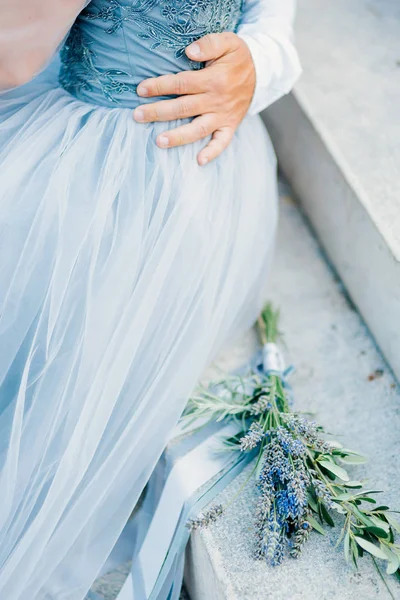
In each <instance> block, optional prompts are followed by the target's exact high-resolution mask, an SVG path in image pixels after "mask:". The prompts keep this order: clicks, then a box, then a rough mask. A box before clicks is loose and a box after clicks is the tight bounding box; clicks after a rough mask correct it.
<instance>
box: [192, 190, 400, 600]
mask: <svg viewBox="0 0 400 600" xmlns="http://www.w3.org/2000/svg"><path fill="white" fill-rule="evenodd" d="M270 297H271V299H272V300H273V301H274V302H275V303H276V304H277V305H279V306H280V307H281V313H282V323H281V329H282V330H283V332H284V341H285V345H286V355H287V358H288V361H289V362H292V363H293V364H294V365H295V366H296V368H297V372H296V374H295V375H294V376H293V378H292V384H293V387H294V392H295V403H296V407H297V408H299V409H301V410H305V411H312V412H315V413H316V417H315V418H317V420H318V421H319V422H321V424H323V425H324V426H325V427H326V428H327V429H328V430H329V431H331V432H332V433H334V434H335V437H336V439H338V440H339V441H340V442H341V443H343V444H344V445H345V446H346V447H350V448H352V449H355V450H358V451H360V452H362V453H364V454H365V455H366V456H367V457H368V458H369V464H368V465H366V466H364V465H362V466H360V467H351V469H350V471H351V473H352V474H353V476H354V478H356V477H357V478H360V477H364V476H368V478H369V479H370V480H371V483H372V482H373V487H374V488H376V489H382V490H385V492H384V493H383V494H381V500H382V501H383V503H385V504H386V503H389V504H390V505H391V506H392V507H393V508H397V509H400V498H399V491H400V485H399V476H400V464H399V461H398V456H399V451H400V435H399V426H400V414H399V413H400V404H399V390H398V388H397V385H396V383H395V381H394V379H393V376H392V374H391V372H390V370H389V368H388V367H387V365H386V364H385V362H384V361H383V359H382V357H381V355H380V354H379V352H378V351H377V348H376V346H375V344H374V341H373V340H372V338H371V337H370V335H369V333H368V331H367V329H366V327H365V325H364V324H363V322H362V321H361V319H360V317H359V315H358V314H357V312H355V310H354V308H353V305H352V304H351V303H349V301H348V300H347V297H346V295H345V294H344V293H343V286H342V284H341V283H340V281H338V280H337V278H336V277H335V276H334V274H333V273H332V272H331V270H330V269H329V267H328V266H327V264H326V262H325V260H324V258H323V256H322V255H321V252H320V250H319V247H318V245H317V243H316V241H315V239H314V238H313V237H312V235H311V234H310V231H309V229H308V228H307V226H306V224H305V222H304V219H303V217H302V216H301V214H300V213H299V211H298V209H297V208H296V206H295V205H294V204H293V202H292V201H291V200H290V198H289V197H286V199H284V200H283V202H282V213H281V221H280V235H279V241H278V252H277V257H276V262H275V267H274V272H273V276H272V279H271V283H270ZM253 347H254V334H252V333H250V334H249V335H248V336H247V337H246V338H245V339H244V340H240V341H239V342H238V344H237V345H236V346H235V347H234V348H231V349H229V351H227V352H226V353H225V355H224V356H223V357H221V360H220V361H219V362H220V363H221V364H222V366H223V368H230V367H234V366H235V365H236V364H237V363H238V362H239V363H240V362H241V361H242V360H243V359H244V357H245V356H247V355H249V354H250V353H251V350H252V348H253ZM376 369H382V370H383V376H382V377H381V378H377V379H374V380H373V381H370V380H369V376H370V375H371V374H372V373H374V372H375V370H376ZM244 476H245V474H243V475H242V476H241V477H240V478H238V479H237V480H236V481H234V482H233V483H232V484H231V486H230V487H229V488H228V489H227V490H226V491H225V492H224V493H223V494H222V495H221V497H220V498H219V499H218V501H222V502H224V501H225V500H226V499H228V498H231V497H232V496H233V495H234V493H235V491H236V490H237V489H238V487H239V486H240V485H241V483H242V480H243V477H244ZM253 500H254V494H253V488H252V486H251V485H250V486H247V487H246V488H245V492H244V493H242V494H241V495H240V496H239V498H238V499H237V500H236V501H235V503H234V504H232V505H231V507H230V508H229V509H228V512H227V514H226V516H224V517H223V518H221V519H220V521H219V522H218V523H216V524H215V525H214V526H213V527H212V528H210V529H209V530H204V531H201V532H195V533H194V534H193V535H192V539H191V543H190V547H189V549H188V553H187V559H188V560H187V569H186V582H187V586H188V589H189V593H190V596H191V599H192V600H211V599H212V600H288V599H289V600H331V599H332V600H333V599H334V600H355V599H356V598H363V599H365V600H372V599H377V598H379V599H382V600H384V599H385V598H390V595H389V594H388V592H387V590H386V588H385V587H384V585H383V584H382V582H381V580H380V579H379V576H378V575H377V573H376V571H375V570H374V567H373V565H372V563H371V561H370V559H369V558H364V559H363V560H362V561H361V567H360V570H359V571H358V572H355V571H354V570H353V569H352V568H351V567H349V566H347V564H346V563H345V560H344V558H343V555H342V552H341V550H336V549H335V548H334V544H335V542H336V540H337V536H338V531H337V530H336V529H334V530H332V531H331V532H330V534H329V535H328V536H326V537H321V536H319V535H318V534H316V533H313V534H312V536H311V539H310V541H309V542H308V546H307V547H306V549H305V552H304V554H303V556H302V557H301V558H300V559H298V560H292V559H288V560H287V562H286V563H285V564H284V565H282V566H280V567H276V568H269V567H267V566H266V565H265V564H264V563H262V562H261V563H260V562H255V561H254V560H253V559H252V558H251V541H252V516H253V512H252V510H253ZM388 584H389V585H390V587H391V590H392V594H393V597H394V598H400V585H399V584H398V583H397V582H396V581H395V580H394V578H393V577H388Z"/></svg>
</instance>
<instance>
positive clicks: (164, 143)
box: [157, 135, 169, 148]
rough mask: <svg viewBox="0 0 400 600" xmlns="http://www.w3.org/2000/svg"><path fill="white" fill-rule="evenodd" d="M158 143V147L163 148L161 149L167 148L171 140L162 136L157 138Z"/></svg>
mask: <svg viewBox="0 0 400 600" xmlns="http://www.w3.org/2000/svg"><path fill="white" fill-rule="evenodd" d="M157 142H158V145H159V146H161V148H166V147H167V146H168V144H169V139H168V138H167V136H165V135H160V136H159V137H158V138H157Z"/></svg>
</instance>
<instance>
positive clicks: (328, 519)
mask: <svg viewBox="0 0 400 600" xmlns="http://www.w3.org/2000/svg"><path fill="white" fill-rule="evenodd" d="M321 513H322V516H323V518H324V521H326V522H327V523H328V525H330V526H331V527H335V521H334V520H333V519H332V517H331V515H330V514H329V512H328V510H327V508H326V506H325V504H322V503H321Z"/></svg>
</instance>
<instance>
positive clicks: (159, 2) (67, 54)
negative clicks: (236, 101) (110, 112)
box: [60, 0, 242, 103]
mask: <svg viewBox="0 0 400 600" xmlns="http://www.w3.org/2000/svg"><path fill="white" fill-rule="evenodd" d="M155 7H159V9H160V13H161V16H162V17H163V18H164V21H162V20H157V19H156V18H155V17H154V15H153V14H150V13H151V11H152V10H153V9H154V8H155ZM241 8H242V0H134V2H132V3H131V4H129V5H124V4H122V3H121V2H120V1H118V0H107V6H104V7H102V8H99V9H98V10H93V9H92V8H91V6H89V7H88V8H87V9H85V10H84V11H83V13H82V15H83V17H84V19H87V20H96V19H101V20H102V21H103V22H105V23H107V24H109V27H108V28H107V29H106V30H105V31H106V33H108V34H115V33H117V32H118V31H120V30H121V29H123V27H124V24H125V23H126V22H127V21H132V22H134V23H135V25H136V26H137V27H138V29H139V32H138V33H137V35H138V36H139V37H140V38H142V39H146V40H150V41H151V45H150V49H152V50H154V49H155V48H159V47H163V48H166V49H167V50H172V51H173V52H174V55H175V57H176V58H181V57H184V56H185V48H186V47H187V46H188V45H189V44H191V43H192V42H193V41H195V40H197V39H199V38H200V37H203V36H204V35H206V34H207V33H220V32H222V31H234V30H235V29H236V26H237V24H238V21H239V18H240V15H241ZM81 29H82V24H81V23H80V22H79V20H78V22H77V23H76V24H75V25H74V27H73V28H72V30H71V32H70V35H69V37H68V39H67V41H66V43H65V46H64V48H63V50H62V53H61V60H62V63H63V65H62V68H61V71H60V83H61V85H62V86H63V87H64V88H65V89H66V90H67V91H69V92H71V93H74V92H78V91H79V90H90V89H92V86H93V83H97V84H98V85H99V86H100V88H101V90H102V92H103V94H104V95H105V96H106V98H107V99H108V100H110V101H112V102H116V103H118V95H119V94H121V93H123V92H127V91H131V92H133V93H136V85H133V84H131V83H126V82H124V81H123V78H124V77H130V76H131V75H130V74H129V73H127V72H126V71H123V70H120V69H108V70H106V71H102V70H100V69H98V68H97V67H96V64H95V61H96V53H95V51H94V50H93V49H92V48H91V47H90V46H91V43H90V42H88V41H87V40H85V37H84V35H83V34H82V31H81ZM185 58H186V56H185ZM186 60H187V62H188V64H189V65H190V67H191V68H192V69H200V68H202V67H203V66H204V64H203V63H198V62H194V61H190V60H189V59H186ZM71 67H72V69H71ZM71 70H73V74H72V73H71ZM121 77H122V79H121Z"/></svg>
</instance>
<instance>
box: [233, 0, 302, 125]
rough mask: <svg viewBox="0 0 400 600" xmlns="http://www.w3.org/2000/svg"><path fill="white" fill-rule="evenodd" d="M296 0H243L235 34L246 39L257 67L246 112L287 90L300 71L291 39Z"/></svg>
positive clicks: (268, 101) (270, 100) (271, 101)
mask: <svg viewBox="0 0 400 600" xmlns="http://www.w3.org/2000/svg"><path fill="white" fill-rule="evenodd" d="M295 7H296V2H295V0H245V4H244V14H243V18H242V20H241V23H240V26H239V28H238V35H239V36H240V37H241V38H242V39H243V40H244V41H245V42H246V43H247V45H248V47H249V49H250V52H251V55H252V58H253V62H254V66H255V71H256V88H255V92H254V96H253V99H252V102H251V105H250V108H249V111H248V112H249V114H256V113H258V112H261V110H263V109H264V108H266V107H267V106H269V105H270V104H272V103H273V102H275V100H278V99H279V98H280V97H281V96H283V95H284V94H287V93H288V92H289V91H290V90H291V88H292V87H293V85H294V83H295V81H296V80H297V78H298V77H299V75H300V73H301V67H300V62H299V59H298V55H297V51H296V49H295V46H294V43H293V21H294V15H295Z"/></svg>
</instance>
